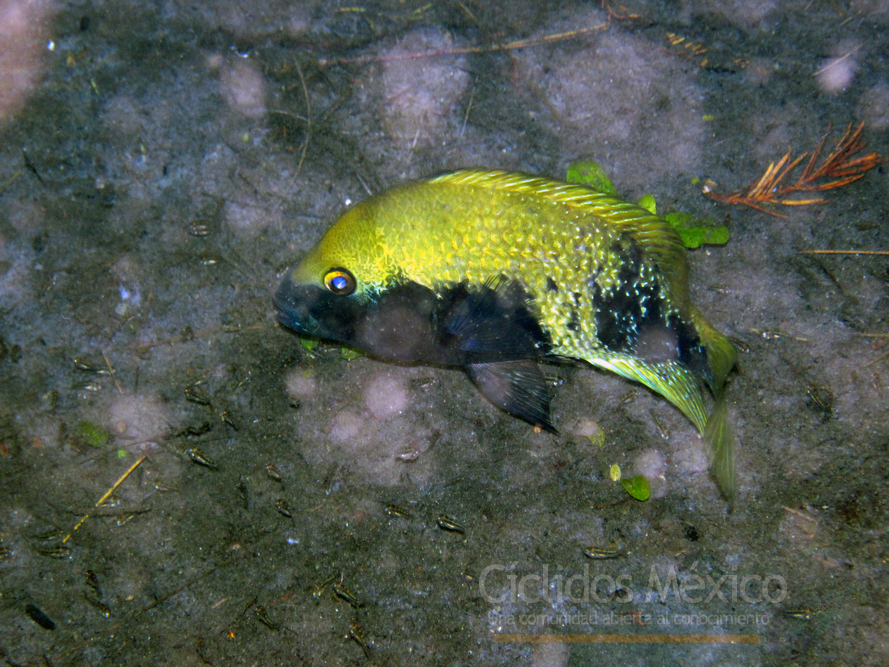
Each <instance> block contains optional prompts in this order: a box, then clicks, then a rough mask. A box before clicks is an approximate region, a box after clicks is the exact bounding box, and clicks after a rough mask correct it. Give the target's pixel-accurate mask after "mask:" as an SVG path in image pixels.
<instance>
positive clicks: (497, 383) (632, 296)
mask: <svg viewBox="0 0 889 667" xmlns="http://www.w3.org/2000/svg"><path fill="white" fill-rule="evenodd" d="M685 252H686V251H685V248H684V247H683V245H682V242H681V240H680V238H679V236H678V235H677V233H676V232H675V231H674V230H673V228H672V227H671V226H670V224H669V223H667V222H666V221H664V220H663V219H662V218H660V217H658V216H656V215H654V214H652V213H650V212H649V211H647V210H646V209H644V208H641V207H639V206H636V205H633V204H629V203H627V202H624V201H622V200H620V199H619V198H617V197H616V196H614V195H612V194H608V193H604V192H598V191H596V190H593V189H590V188H588V187H585V186H583V185H577V184H568V183H561V182H557V181H551V180H547V179H544V178H538V177H534V176H528V175H525V174H515V173H506V172H501V171H459V172H456V173H452V174H447V175H444V176H440V177H438V178H433V179H431V180H425V181H418V182H414V183H408V184H405V185H401V186H398V187H395V188H393V189H391V190H388V191H386V192H383V193H382V194H379V195H377V196H374V197H371V198H369V199H367V200H365V201H363V202H361V203H359V204H357V205H356V206H354V207H352V208H351V209H349V210H348V211H346V212H345V213H344V214H343V215H342V216H341V217H340V218H339V220H337V221H336V223H334V225H333V226H332V227H331V228H330V229H329V230H328V232H327V233H326V234H325V235H324V237H323V238H322V239H321V241H320V242H319V243H318V244H317V245H316V246H315V247H314V248H312V250H310V251H309V253H308V254H307V255H306V256H305V257H304V258H303V259H302V261H300V262H299V263H298V264H296V266H294V267H293V268H291V269H290V270H288V271H287V274H286V276H285V277H284V280H283V281H282V283H281V285H280V287H279V288H278V291H277V293H276V294H275V304H276V305H277V307H278V310H279V311H280V312H279V316H278V319H279V321H280V322H281V323H282V324H284V325H285V326H287V327H289V328H291V329H294V330H295V331H297V332H299V333H301V334H308V335H311V336H317V337H319V338H326V339H331V340H335V341H339V342H342V343H346V344H348V345H352V346H354V347H356V348H359V349H361V350H364V351H366V352H367V353H368V354H370V355H372V356H375V357H377V358H380V359H384V360H388V361H396V362H402V363H431V364H444V365H452V366H461V367H463V368H464V369H465V370H466V372H467V373H468V375H469V377H470V378H471V379H472V380H473V382H474V383H475V384H476V385H477V387H478V388H479V390H480V391H481V392H482V394H484V395H485V396H486V397H487V398H488V399H489V400H491V401H492V402H493V403H494V404H496V405H498V406H499V407H501V408H503V409H504V410H506V411H507V412H510V413H512V414H514V415H516V416H518V417H521V418H522V419H525V420H526V421H528V422H530V423H532V424H535V425H538V426H540V427H542V428H544V429H546V430H548V431H553V432H554V431H555V427H554V426H553V423H552V419H551V417H550V395H549V391H548V387H547V383H546V381H545V378H544V376H543V374H542V372H541V370H540V368H539V367H538V364H537V361H538V360H541V359H551V360H553V359H555V360H558V359H560V358H561V359H564V358H566V357H567V358H571V359H582V360H584V361H587V362H589V363H591V364H593V365H594V366H598V367H599V368H604V369H607V370H610V371H613V372H615V373H618V374H619V375H622V376H624V377H626V378H629V379H631V380H636V381H638V382H641V383H642V384H644V385H646V386H647V387H649V388H651V389H652V390H654V391H655V392H657V393H659V394H661V395H662V396H664V397H665V398H667V400H669V401H670V402H671V403H673V404H674V405H675V406H676V407H678V408H679V409H680V410H681V411H682V412H683V413H685V415H686V416H687V417H688V418H689V419H690V420H691V421H692V422H693V423H694V425H695V426H696V427H697V428H698V430H699V431H700V432H701V433H702V434H703V435H704V438H705V440H706V442H707V444H708V448H709V454H710V459H711V470H712V472H713V474H714V475H715V477H716V480H717V482H718V483H719V486H720V488H721V489H722V491H723V493H724V494H725V495H726V496H727V497H729V498H731V497H732V495H733V494H734V490H735V452H734V449H735V447H734V439H733V437H732V433H731V429H730V427H729V424H728V418H727V411H726V405H725V400H724V397H723V384H724V381H725V378H726V375H727V374H728V373H729V371H730V370H731V369H732V367H733V366H734V363H735V351H734V348H733V347H732V345H731V343H730V342H729V341H728V339H727V338H726V337H725V336H723V335H722V334H721V333H719V332H718V331H717V330H716V329H714V328H713V326H711V325H710V324H709V323H708V322H707V320H706V319H704V316H703V315H702V314H701V313H700V311H698V310H697V308H695V307H694V306H693V305H692V304H691V301H690V299H689V293H688V277H687V264H686V258H685ZM705 384H706V385H707V386H709V388H710V390H711V391H712V393H713V395H714V398H715V400H714V405H713V408H712V409H711V411H710V413H709V415H708V413H707V409H706V407H705V402H704V389H703V387H704V385H705Z"/></svg>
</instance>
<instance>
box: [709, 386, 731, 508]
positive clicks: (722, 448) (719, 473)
mask: <svg viewBox="0 0 889 667" xmlns="http://www.w3.org/2000/svg"><path fill="white" fill-rule="evenodd" d="M704 441H705V442H706V443H707V454H708V455H709V457H710V472H711V473H712V474H713V476H714V477H715V478H716V483H717V484H718V485H719V490H720V491H722V494H723V495H724V496H725V497H726V499H727V500H729V501H731V500H732V499H733V498H734V496H735V491H736V489H737V481H736V478H735V436H734V434H733V433H732V427H731V424H730V423H729V419H728V405H727V404H726V400H725V395H724V394H723V393H722V392H721V391H720V392H719V393H717V394H716V402H715V404H714V405H713V410H712V411H711V412H710V417H709V418H708V419H707V424H706V426H705V427H704Z"/></svg>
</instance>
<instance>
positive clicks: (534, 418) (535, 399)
mask: <svg viewBox="0 0 889 667" xmlns="http://www.w3.org/2000/svg"><path fill="white" fill-rule="evenodd" d="M466 372H467V374H468V375H469V377H470V378H471V379H472V381H473V382H474V383H475V385H476V386H477V387H478V389H479V391H480V392H481V393H482V394H483V395H484V396H485V398H487V399H488V400H489V401H491V402H492V403H493V404H494V405H496V406H497V407H499V408H502V409H503V410H506V411H507V412H509V413H511V414H514V415H515V416H517V417H521V418H522V419H524V420H525V421H527V422H529V423H531V424H534V425H535V426H540V427H541V428H542V429H544V430H546V431H549V432H550V433H557V432H558V431H556V427H555V426H553V424H552V420H551V418H550V410H549V401H550V396H549V389H548V387H547V384H546V378H545V377H544V376H543V372H542V371H541V370H540V366H538V364H537V362H535V361H533V360H531V359H519V360H516V361H497V362H492V363H487V364H470V365H468V366H466Z"/></svg>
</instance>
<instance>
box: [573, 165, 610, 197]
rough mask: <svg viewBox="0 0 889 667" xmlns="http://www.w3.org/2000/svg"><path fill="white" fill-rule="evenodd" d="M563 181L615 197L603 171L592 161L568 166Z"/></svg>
mask: <svg viewBox="0 0 889 667" xmlns="http://www.w3.org/2000/svg"><path fill="white" fill-rule="evenodd" d="M565 180H566V181H568V182H569V183H574V184H575V185H582V186H584V187H586V188H589V189H590V190H596V191H597V192H604V193H605V194H608V195H613V196H615V197H617V190H615V189H614V186H613V185H612V184H611V180H610V179H609V178H608V176H607V175H606V174H605V170H604V169H602V167H600V166H599V165H598V164H596V163H595V162H593V161H592V160H578V161H577V162H572V163H571V164H570V165H568V175H567V176H566V177H565Z"/></svg>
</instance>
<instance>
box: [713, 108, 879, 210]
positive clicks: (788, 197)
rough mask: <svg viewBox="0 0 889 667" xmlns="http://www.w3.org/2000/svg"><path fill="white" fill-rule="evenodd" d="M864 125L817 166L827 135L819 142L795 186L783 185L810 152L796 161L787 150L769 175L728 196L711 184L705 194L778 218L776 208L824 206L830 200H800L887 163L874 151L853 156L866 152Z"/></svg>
mask: <svg viewBox="0 0 889 667" xmlns="http://www.w3.org/2000/svg"><path fill="white" fill-rule="evenodd" d="M863 129H864V123H861V124H860V125H859V126H858V127H857V128H856V129H855V130H853V129H852V124H851V123H850V124H849V127H848V128H847V129H846V133H845V134H844V135H843V137H842V139H840V141H839V142H838V143H837V146H836V148H834V149H833V151H832V152H831V153H830V155H828V156H827V159H826V160H824V162H823V163H822V164H821V166H820V167H816V166H815V165H816V163H817V162H818V156H819V155H820V153H821V149H822V148H823V147H824V142H825V141H826V140H827V135H824V137H823V138H822V139H821V141H819V142H818V145H817V146H816V147H815V150H814V151H812V153H811V156H810V157H809V161H808V162H807V163H806V166H805V168H804V169H803V172H802V174H800V176H799V178H797V180H796V182H795V183H794V184H793V185H781V182H782V181H783V180H784V179H785V178H786V177H787V175H788V174H789V173H790V172H791V171H793V169H795V168H796V167H797V166H798V165H799V164H800V163H801V162H802V161H803V160H805V159H806V156H808V155H809V153H803V154H802V155H800V156H799V157H797V158H795V159H791V157H790V155H791V152H790V151H787V153H785V154H784V157H782V158H781V159H780V160H778V162H773V163H771V164H770V165H769V168H768V169H766V172H765V173H764V174H763V175H762V176H761V177H760V178H759V179H757V180H755V181H753V182H752V183H751V184H750V185H748V186H747V187H744V188H741V189H740V190H736V191H734V192H729V193H728V194H722V193H719V192H714V191H713V190H712V185H711V182H709V181H708V183H707V185H706V186H705V187H704V194H706V195H707V196H708V197H710V198H711V199H713V200H714V201H718V202H722V203H725V204H743V205H745V206H749V207H751V208H755V209H756V210H757V211H762V212H763V213H768V214H769V215H774V216H776V217H779V218H786V217H787V216H785V215H782V214H780V213H778V212H777V211H776V210H774V208H772V207H774V206H776V205H784V206H807V205H809V204H825V203H827V201H828V200H827V199H824V198H822V197H818V196H816V197H806V198H803V199H798V198H796V197H798V196H799V195H800V193H814V192H824V191H825V190H832V189H834V188H840V187H843V186H844V185H848V184H849V183H854V182H855V181H857V180H858V179H859V178H862V177H863V176H864V174H865V173H867V172H868V171H870V170H871V169H873V168H874V167H876V166H878V165H880V164H882V163H883V162H885V158H884V157H883V156H882V155H880V154H879V153H875V152H871V153H868V154H866V155H862V156H860V157H854V156H855V155H856V154H858V153H860V152H861V151H863V150H864V149H865V148H866V147H867V144H866V143H865V142H864V141H862V139H861V132H862V130H863Z"/></svg>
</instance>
